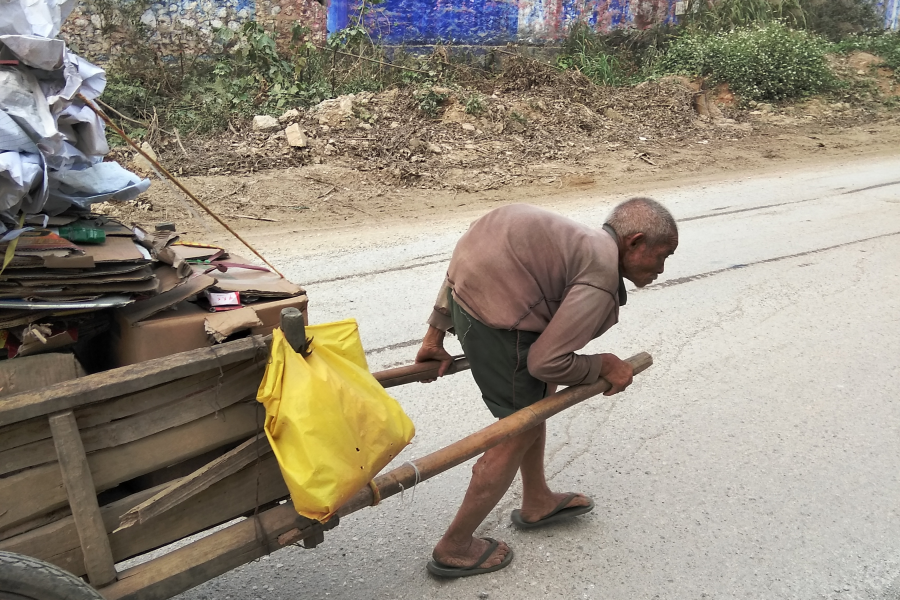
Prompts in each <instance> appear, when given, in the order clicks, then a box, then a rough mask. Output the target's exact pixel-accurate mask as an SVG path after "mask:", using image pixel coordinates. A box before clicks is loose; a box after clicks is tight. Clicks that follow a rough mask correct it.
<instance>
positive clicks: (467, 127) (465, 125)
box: [462, 123, 475, 131]
mask: <svg viewBox="0 0 900 600" xmlns="http://www.w3.org/2000/svg"><path fill="white" fill-rule="evenodd" d="M462 128H463V131H475V126H474V125H472V124H471V123H463V124H462Z"/></svg>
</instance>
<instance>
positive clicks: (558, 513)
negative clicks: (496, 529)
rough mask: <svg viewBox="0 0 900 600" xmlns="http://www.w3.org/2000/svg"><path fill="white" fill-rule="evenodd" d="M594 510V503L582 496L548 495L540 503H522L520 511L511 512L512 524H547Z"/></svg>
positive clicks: (522, 525) (569, 494)
mask: <svg viewBox="0 0 900 600" xmlns="http://www.w3.org/2000/svg"><path fill="white" fill-rule="evenodd" d="M593 508H594V501H593V500H591V499H590V498H588V497H587V496H585V495H584V494H575V493H566V494H550V495H549V496H547V497H546V498H542V499H541V500H540V501H537V502H534V501H532V502H531V503H529V505H528V506H525V503H523V506H522V509H521V510H514V511H513V512H512V520H513V523H515V524H516V525H518V526H520V527H527V526H529V525H535V526H536V525H537V524H538V523H547V522H550V521H551V520H553V521H559V520H562V519H567V518H569V517H574V516H577V515H583V514H585V513H587V512H590V511H591V510H592V509H593Z"/></svg>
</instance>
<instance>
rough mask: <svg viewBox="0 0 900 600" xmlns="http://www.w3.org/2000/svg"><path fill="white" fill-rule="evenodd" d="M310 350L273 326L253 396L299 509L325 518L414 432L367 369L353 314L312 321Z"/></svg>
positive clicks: (365, 483) (397, 404)
mask: <svg viewBox="0 0 900 600" xmlns="http://www.w3.org/2000/svg"><path fill="white" fill-rule="evenodd" d="M306 334H307V337H311V338H312V344H311V345H310V348H311V349H312V354H310V355H309V356H308V357H307V358H306V359H304V358H303V357H302V356H300V355H299V354H297V353H296V352H294V350H293V349H292V348H291V346H290V344H288V342H287V340H285V339H284V334H283V333H282V332H281V330H280V329H276V330H275V332H274V333H273V336H272V354H271V357H270V360H269V364H268V366H267V367H266V374H265V376H264V377H263V380H262V383H261V384H260V386H259V392H258V393H257V396H256V398H257V400H259V401H260V402H261V403H262V404H263V405H264V406H265V407H266V425H265V429H266V435H267V437H268V438H269V443H270V444H271V445H272V449H273V450H274V451H275V456H276V457H277V458H278V464H279V465H280V466H281V474H282V476H283V477H284V481H285V483H287V487H288V490H290V492H291V499H292V500H293V501H294V507H295V508H296V509H297V512H298V513H300V514H301V515H303V516H304V517H307V518H310V519H316V520H318V521H322V522H324V521H327V520H328V519H329V518H331V515H333V514H334V512H335V511H337V509H338V508H340V507H341V505H343V504H344V502H346V501H347V500H349V499H350V498H351V497H352V496H353V494H355V493H356V492H357V491H359V490H360V489H361V488H363V487H364V486H366V485H367V484H368V483H369V481H371V480H372V478H373V477H374V476H375V475H376V474H377V473H378V472H379V471H380V470H381V469H383V468H384V467H385V465H387V464H388V463H389V462H390V461H391V459H393V458H394V457H395V456H397V454H398V453H399V452H400V451H401V450H402V449H403V448H405V447H406V445H407V444H409V442H410V440H411V439H412V438H413V435H415V428H414V427H413V424H412V421H410V419H409V417H407V416H406V413H404V412H403V409H402V408H401V407H400V404H399V403H398V402H397V401H396V400H394V399H393V398H392V397H390V396H389V395H388V394H387V392H385V391H384V388H383V387H381V384H379V383H378V381H376V379H375V378H374V377H372V374H371V373H369V369H368V365H367V364H366V355H365V352H364V351H363V348H362V342H361V341H360V339H359V331H358V328H357V325H356V321H355V320H354V319H347V320H346V321H339V322H337V323H328V324H325V325H312V326H309V327H307V328H306Z"/></svg>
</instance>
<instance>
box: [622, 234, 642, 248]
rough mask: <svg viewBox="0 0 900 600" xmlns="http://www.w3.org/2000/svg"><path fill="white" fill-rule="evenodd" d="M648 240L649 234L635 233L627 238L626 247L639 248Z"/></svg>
mask: <svg viewBox="0 0 900 600" xmlns="http://www.w3.org/2000/svg"><path fill="white" fill-rule="evenodd" d="M645 241H647V236H645V235H644V234H643V233H642V232H638V233H633V234H631V235H629V236H628V237H626V238H625V248H626V249H628V250H633V249H634V248H637V247H638V246H640V245H641V244H643V243H644V242H645Z"/></svg>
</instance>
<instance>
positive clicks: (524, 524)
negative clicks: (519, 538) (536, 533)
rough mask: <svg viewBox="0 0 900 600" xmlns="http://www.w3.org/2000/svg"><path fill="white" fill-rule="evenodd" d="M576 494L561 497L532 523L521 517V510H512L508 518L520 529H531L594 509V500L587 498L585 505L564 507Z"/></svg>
mask: <svg viewBox="0 0 900 600" xmlns="http://www.w3.org/2000/svg"><path fill="white" fill-rule="evenodd" d="M577 495H578V494H569V495H567V496H566V497H565V498H563V500H562V502H560V503H559V505H558V506H557V507H556V508H554V509H553V510H552V511H550V512H549V513H547V514H546V515H544V516H543V518H541V519H538V520H537V521H534V522H532V523H529V522H528V521H526V520H525V519H523V518H522V511H520V510H519V509H516V510H514V511H512V513H511V514H510V515H509V518H510V519H511V520H512V522H513V523H514V524H515V525H516V527H520V528H522V529H533V528H535V527H543V526H544V525H549V524H550V523H558V522H559V521H564V520H566V519H571V518H572V517H577V516H578V515H583V514H585V513H589V512H591V511H592V510H594V501H593V500H591V499H590V498H588V505H587V506H572V507H570V508H566V505H567V504H568V503H569V502H571V501H572V499H573V498H575V496H577Z"/></svg>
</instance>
